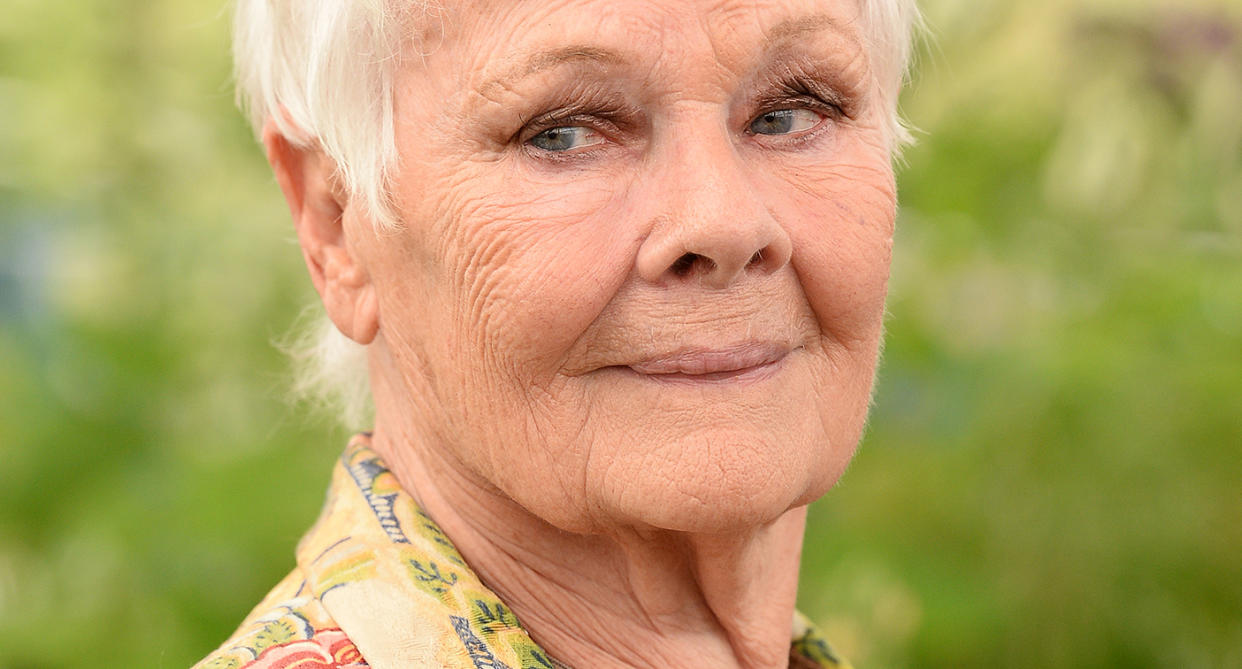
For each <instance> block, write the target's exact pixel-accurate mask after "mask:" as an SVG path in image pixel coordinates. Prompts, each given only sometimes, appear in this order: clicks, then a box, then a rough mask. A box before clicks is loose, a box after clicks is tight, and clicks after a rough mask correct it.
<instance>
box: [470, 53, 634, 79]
mask: <svg viewBox="0 0 1242 669" xmlns="http://www.w3.org/2000/svg"><path fill="white" fill-rule="evenodd" d="M623 62H625V58H623V57H622V56H621V54H619V53H617V52H616V51H611V50H609V49H602V48H600V47H597V46H589V45H585V44H571V45H569V46H562V47H557V48H555V49H549V50H547V51H539V52H536V53H535V54H533V55H531V56H530V57H529V58H526V59H524V60H522V61H521V62H518V63H517V64H516V65H514V66H512V67H510V68H508V69H506V70H505V71H504V72H503V73H501V74H500V75H499V76H496V77H495V78H492V79H489V80H488V81H487V83H485V84H483V86H481V87H480V90H488V89H491V88H493V87H496V86H504V84H505V83H506V82H511V81H516V80H518V79H523V78H526V77H529V76H530V75H532V74H536V73H538V72H542V71H544V70H549V69H552V68H554V67H559V66H561V65H568V64H595V65H617V64H620V63H623Z"/></svg>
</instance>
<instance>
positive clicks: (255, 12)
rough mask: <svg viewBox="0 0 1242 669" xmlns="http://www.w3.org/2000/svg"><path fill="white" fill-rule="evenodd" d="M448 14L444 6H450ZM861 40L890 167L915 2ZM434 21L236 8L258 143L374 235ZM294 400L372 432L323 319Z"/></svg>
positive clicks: (365, 11)
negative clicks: (410, 65)
mask: <svg viewBox="0 0 1242 669" xmlns="http://www.w3.org/2000/svg"><path fill="white" fill-rule="evenodd" d="M448 1H450V2H451V0H448ZM860 2H861V3H862V9H863V12H862V14H863V19H864V21H865V25H864V26H863V30H864V39H865V40H866V43H867V47H868V50H869V52H870V57H871V60H872V63H873V66H874V70H875V72H876V74H877V76H878V77H879V79H880V84H881V90H882V92H883V95H884V98H885V99H884V102H885V104H886V105H887V107H888V110H887V111H888V123H887V137H888V141H889V146H890V150H891V151H892V153H893V155H894V157H896V156H897V155H898V153H899V152H900V150H901V147H902V146H903V145H905V144H908V143H909V142H910V140H911V136H910V132H909V130H908V129H907V127H906V126H905V124H904V123H902V120H901V117H900V114H899V113H898V111H897V96H898V93H899V92H900V89H901V85H902V83H903V81H904V78H905V75H906V71H907V69H908V67H909V63H910V56H911V51H912V42H913V35H914V32H915V29H916V27H917V26H918V24H919V21H920V19H919V12H918V8H917V6H916V5H915V0H860ZM435 12H436V7H435V6H434V5H432V4H430V3H429V2H428V1H427V0H237V9H236V13H235V15H234V23H233V60H234V65H235V73H236V79H237V98H238V103H239V104H240V105H241V107H242V109H243V110H244V111H245V112H246V113H247V115H248V116H249V118H250V122H251V124H252V126H253V127H254V129H255V131H256V133H258V132H261V131H262V128H263V125H264V124H265V123H266V122H267V120H268V119H271V120H272V121H273V122H274V123H275V124H276V127H277V129H278V130H279V132H280V133H281V134H282V135H283V136H284V137H285V138H286V139H287V140H289V141H290V142H292V143H293V144H295V145H297V146H301V147H308V146H312V145H313V146H317V147H319V148H320V149H322V150H323V151H324V152H325V153H326V154H327V155H328V156H329V157H331V158H332V159H333V161H335V163H336V167H337V176H338V177H339V178H340V179H341V181H342V183H343V184H344V185H345V187H346V189H347V191H348V192H349V194H350V197H351V198H356V199H357V201H359V202H362V203H363V204H364V205H365V208H366V213H367V214H368V215H369V216H370V217H371V219H372V220H374V221H375V223H376V224H377V225H379V226H382V227H391V226H395V225H396V224H397V220H398V219H397V216H396V214H395V212H394V210H393V206H392V201H391V198H390V192H391V190H390V188H389V185H390V183H391V173H392V171H393V169H394V168H395V166H396V162H397V160H396V159H397V151H396V141H395V133H394V125H395V119H394V113H395V112H394V101H393V85H394V80H395V78H396V68H397V67H398V65H399V63H400V61H401V57H402V56H403V55H404V54H405V53H408V50H410V49H414V48H418V46H419V45H418V44H416V43H415V38H414V36H415V35H416V34H417V31H416V30H414V29H413V28H414V27H415V25H416V24H415V22H417V21H425V20H428V19H429V18H430V17H432V16H433V15H434V14H435ZM286 349H287V350H288V352H289V353H290V354H291V356H292V358H293V360H294V362H295V365H296V367H297V370H296V373H297V380H296V381H295V385H294V389H295V391H296V392H297V393H298V394H299V395H300V396H301V397H302V398H304V399H311V400H315V401H318V402H322V403H323V404H325V405H326V406H330V407H334V408H336V409H337V410H339V411H340V412H341V413H342V418H343V419H344V420H345V422H346V423H348V424H349V426H350V427H355V428H356V427H361V426H362V425H363V424H364V423H365V422H367V421H369V413H370V410H369V401H370V397H369V387H368V383H367V362H366V352H365V348H364V347H362V346H359V345H357V344H354V343H353V342H351V341H349V340H348V339H346V338H345V337H344V335H342V334H340V333H339V332H338V331H337V330H336V328H334V327H333V326H332V325H331V322H329V321H327V320H326V318H320V319H319V322H318V323H317V324H316V325H315V326H314V327H312V328H310V329H308V330H306V331H305V332H304V333H303V334H301V335H299V336H297V337H295V338H294V339H292V340H290V341H289V342H287V343H286Z"/></svg>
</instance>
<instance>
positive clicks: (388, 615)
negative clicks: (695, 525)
mask: <svg viewBox="0 0 1242 669" xmlns="http://www.w3.org/2000/svg"><path fill="white" fill-rule="evenodd" d="M297 563H298V566H297V568H296V569H294V571H293V573H292V574H290V575H289V576H288V577H287V578H285V580H284V581H282V582H281V583H280V585H278V586H276V588H275V589H274V590H272V592H271V593H269V594H268V596H267V597H266V598H264V600H263V601H262V602H261V603H260V604H259V605H258V606H257V607H256V608H255V610H254V611H253V612H252V613H251V614H250V615H249V616H248V617H247V618H246V620H245V621H244V622H243V623H242V625H241V627H240V629H238V631H237V632H236V633H235V634H234V635H233V637H232V638H231V639H229V640H228V641H226V642H225V643H224V644H223V645H222V646H221V647H220V648H219V649H218V650H216V651H215V652H214V653H212V654H211V655H209V656H208V657H207V658H205V659H204V660H203V661H202V662H199V663H198V664H197V665H195V668H194V669H327V668H330V667H339V668H344V669H358V668H361V667H376V668H377V669H407V668H410V667H445V668H451V669H482V668H494V669H502V668H514V669H516V668H519V667H520V668H522V669H564V665H563V664H561V663H559V662H557V661H556V660H555V659H553V658H552V657H550V656H549V655H548V654H547V653H546V652H545V651H544V650H543V649H542V648H540V647H539V645H538V644H537V643H535V641H534V640H533V639H531V637H530V635H528V634H527V633H526V630H525V629H523V628H522V625H521V623H519V622H518V620H517V617H516V616H514V614H513V611H512V610H511V609H510V608H509V607H508V606H507V605H505V603H504V602H502V601H500V598H499V597H497V596H496V594H495V593H493V592H492V591H491V590H489V589H488V588H487V586H485V585H483V583H482V582H481V581H480V580H479V577H478V576H477V575H475V573H474V572H473V571H472V570H471V569H470V567H469V566H468V565H467V564H466V562H465V561H464V560H463V559H462V557H461V554H460V553H458V552H457V549H456V548H454V547H453V544H452V542H450V541H449V538H448V537H447V536H445V534H444V532H443V531H441V530H440V528H439V527H438V526H437V525H436V524H435V522H434V521H432V520H431V518H430V517H428V516H427V514H426V513H425V512H424V511H423V510H422V509H421V508H420V507H419V506H418V504H417V503H415V501H414V498H413V497H411V496H410V495H409V494H407V493H406V492H404V491H403V490H402V489H401V486H400V485H399V484H398V483H397V479H396V477H395V476H394V475H393V474H392V472H391V471H389V470H388V469H387V468H386V467H385V466H384V464H383V462H382V461H381V460H380V458H379V456H378V455H376V454H375V452H374V451H372V450H371V449H370V438H369V435H358V436H356V437H354V439H353V440H351V441H350V444H349V447H348V448H346V449H345V453H344V454H343V455H342V456H341V459H340V462H339V463H338V464H337V466H336V469H335V471H334V472H333V475H332V487H331V489H330V490H329V492H328V500H327V503H326V504H325V506H324V509H323V512H322V514H321V515H320V517H319V520H318V522H316V523H315V526H314V527H313V528H312V529H311V530H310V532H309V533H308V534H307V535H306V536H305V537H303V538H302V541H301V542H300V543H299V544H298V549H297ZM791 638H792V641H791V645H790V664H789V666H790V667H791V668H798V669H803V668H806V669H822V668H825V667H831V668H841V667H843V668H846V669H848V667H849V664H848V663H846V662H845V661H844V660H842V659H840V657H839V656H838V655H836V653H835V652H833V650H832V649H831V647H829V645H828V644H827V642H826V641H824V640H823V639H822V638H821V637H820V636H819V634H818V632H817V631H816V630H815V629H814V628H813V627H812V626H811V625H810V624H809V623H808V622H807V620H806V619H805V618H803V617H802V616H801V615H795V618H794V622H793V635H792V637H791Z"/></svg>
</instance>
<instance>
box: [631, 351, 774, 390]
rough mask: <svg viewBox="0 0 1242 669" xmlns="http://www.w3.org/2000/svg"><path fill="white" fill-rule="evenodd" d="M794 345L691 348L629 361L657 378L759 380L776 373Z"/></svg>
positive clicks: (668, 379)
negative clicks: (637, 360)
mask: <svg viewBox="0 0 1242 669" xmlns="http://www.w3.org/2000/svg"><path fill="white" fill-rule="evenodd" d="M792 350H793V349H792V348H791V347H790V346H787V345H783V344H777V343H773V342H748V343H744V344H739V345H735V346H729V347H723V348H689V349H683V350H680V351H677V352H675V353H670V354H666V355H658V356H653V357H650V358H646V359H644V360H641V361H639V362H635V363H631V364H629V365H626V367H628V368H629V369H630V370H632V371H633V372H635V373H637V374H640V375H642V376H645V377H648V378H650V379H652V380H655V381H671V382H682V383H716V382H721V381H744V380H745V381H749V380H759V379H762V378H766V377H768V376H771V375H772V374H774V373H775V372H776V371H777V370H778V369H779V368H780V366H781V363H782V362H783V361H784V359H785V358H786V356H788V355H789V353H790V352H791V351H792Z"/></svg>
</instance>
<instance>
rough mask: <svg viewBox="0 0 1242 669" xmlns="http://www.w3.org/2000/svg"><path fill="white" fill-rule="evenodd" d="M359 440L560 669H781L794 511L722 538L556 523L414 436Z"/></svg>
mask: <svg viewBox="0 0 1242 669" xmlns="http://www.w3.org/2000/svg"><path fill="white" fill-rule="evenodd" d="M385 408H386V407H384V406H383V405H382V403H380V402H379V398H378V397H377V420H376V427H375V434H374V437H373V440H372V444H373V447H374V448H375V450H376V451H377V452H378V453H379V454H380V455H381V456H382V457H383V458H384V459H385V461H386V462H387V463H388V465H389V467H390V468H391V469H392V471H393V473H394V474H395V475H396V476H397V479H398V480H399V481H400V482H401V484H402V487H404V488H405V489H406V490H407V491H409V492H410V493H411V494H413V495H414V497H415V499H416V500H417V501H418V502H419V504H420V505H422V507H423V508H424V509H425V510H426V511H427V513H428V514H430V515H431V517H432V518H434V519H435V520H436V522H437V524H439V525H440V526H441V527H442V528H443V529H444V531H445V532H446V533H447V534H448V536H449V537H450V538H452V540H453V542H454V544H455V545H456V546H457V548H458V550H460V551H461V553H462V555H463V556H464V557H465V558H466V561H467V562H468V563H469V564H470V566H471V567H472V568H473V569H474V570H475V572H476V573H478V574H479V576H480V578H481V579H482V580H483V581H484V582H485V583H486V584H487V585H488V586H489V587H491V588H492V589H493V590H494V591H495V592H496V593H497V594H498V595H499V596H500V597H501V598H502V599H503V600H504V601H505V602H506V604H508V605H509V606H510V607H511V608H512V609H513V611H514V612H515V613H516V614H517V616H518V619H519V620H521V621H522V624H523V626H524V627H525V628H526V630H527V631H528V632H529V633H530V635H531V636H532V637H533V638H534V639H535V640H536V641H537V642H538V643H539V644H540V645H541V646H542V647H543V648H544V649H545V650H547V651H548V653H549V654H551V655H552V656H553V657H555V658H557V659H558V660H559V661H561V662H563V663H565V664H567V665H569V666H570V667H669V666H710V667H746V668H760V667H763V668H768V667H785V666H787V663H788V658H789V642H790V626H791V622H792V618H793V609H794V599H795V596H796V590H797V576H798V560H799V555H800V553H801V544H802V534H803V529H804V525H805V520H806V513H805V508H804V507H800V508H797V509H793V510H790V511H788V512H786V513H785V514H784V515H782V516H781V517H779V518H778V519H777V520H776V521H775V522H772V523H769V524H766V525H763V526H759V527H751V528H744V529H738V530H737V531H733V532H729V533H718V534H694V533H685V532H672V531H666V530H659V529H652V528H644V527H617V528H613V529H609V530H607V531H601V532H599V533H594V534H577V533H571V532H566V531H563V530H561V529H558V528H556V527H554V526H552V525H551V524H549V523H547V522H545V521H543V520H542V519H540V518H538V517H536V516H534V515H532V514H530V513H529V512H527V511H526V510H525V509H523V508H522V507H520V506H519V505H518V504H516V503H515V502H513V500H511V499H509V498H508V497H507V496H505V495H504V494H503V493H502V492H501V491H499V490H497V489H496V488H495V487H494V486H492V485H490V484H488V483H486V482H485V481H482V480H481V479H479V478H478V477H475V476H472V475H471V474H470V473H469V472H467V471H465V467H463V466H462V465H461V464H460V463H459V462H457V461H456V460H455V459H454V458H453V456H452V455H451V450H448V449H446V448H444V445H438V444H434V443H429V441H430V440H429V439H428V438H427V437H425V436H422V435H423V434H425V432H426V431H425V430H421V429H418V428H416V427H414V426H410V425H408V424H405V423H397V422H393V421H390V420H385V419H386V418H388V417H390V416H392V415H394V414H393V413H390V412H387V411H385Z"/></svg>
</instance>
